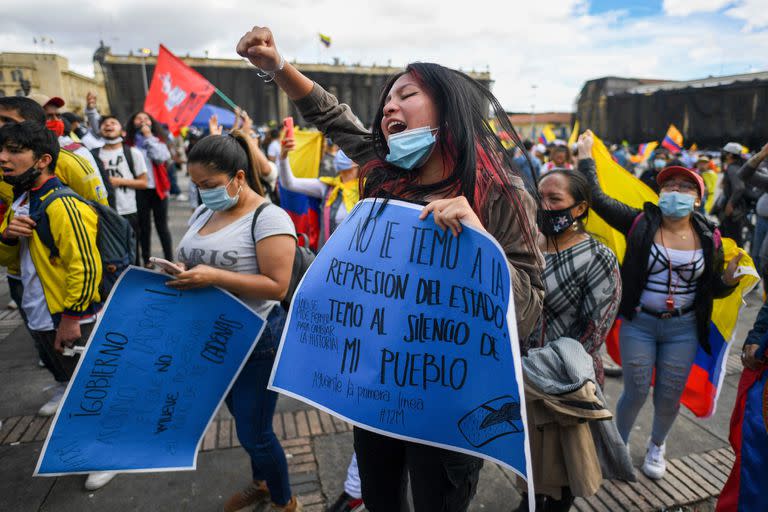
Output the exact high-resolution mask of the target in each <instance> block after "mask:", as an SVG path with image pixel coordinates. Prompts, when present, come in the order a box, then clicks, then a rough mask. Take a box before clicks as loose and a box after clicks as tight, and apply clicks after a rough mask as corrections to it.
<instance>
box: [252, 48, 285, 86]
mask: <svg viewBox="0 0 768 512" xmlns="http://www.w3.org/2000/svg"><path fill="white" fill-rule="evenodd" d="M284 67H285V58H284V57H283V56H282V55H280V63H279V64H278V65H277V68H276V69H273V70H271V71H266V70H264V69H261V68H256V69H258V71H257V72H256V75H257V76H258V77H259V78H261V79H262V80H264V82H265V83H269V82H271V81H272V80H274V79H275V73H277V72H278V71H282V70H283V68H284Z"/></svg>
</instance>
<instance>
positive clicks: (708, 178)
mask: <svg viewBox="0 0 768 512" xmlns="http://www.w3.org/2000/svg"><path fill="white" fill-rule="evenodd" d="M711 162H712V159H710V158H709V157H708V156H707V155H703V154H702V155H699V157H698V158H697V159H696V172H698V173H699V176H701V179H702V180H704V186H705V187H706V194H705V195H704V201H703V202H702V205H701V207H700V209H699V211H700V212H701V213H703V214H705V215H706V214H707V213H709V211H710V210H712V206H713V205H714V204H715V190H717V173H715V171H713V170H712V166H711V165H710V163H711Z"/></svg>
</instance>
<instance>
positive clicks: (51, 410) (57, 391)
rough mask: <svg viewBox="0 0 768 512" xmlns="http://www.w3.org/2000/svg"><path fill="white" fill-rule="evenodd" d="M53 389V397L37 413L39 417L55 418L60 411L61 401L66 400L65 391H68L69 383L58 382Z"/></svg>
mask: <svg viewBox="0 0 768 512" xmlns="http://www.w3.org/2000/svg"><path fill="white" fill-rule="evenodd" d="M53 387H54V391H53V396H51V399H50V400H48V401H47V402H46V403H45V404H43V406H42V407H41V408H40V410H39V411H37V415H38V416H53V415H54V414H56V411H58V410H59V404H60V403H61V399H62V398H64V391H66V390H67V383H66V382H57V383H56V384H54V386H53Z"/></svg>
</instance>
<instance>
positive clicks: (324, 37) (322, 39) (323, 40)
mask: <svg viewBox="0 0 768 512" xmlns="http://www.w3.org/2000/svg"><path fill="white" fill-rule="evenodd" d="M318 35H319V36H320V42H321V43H323V44H324V45H325V47H326V48H330V47H331V36H327V35H325V34H318Z"/></svg>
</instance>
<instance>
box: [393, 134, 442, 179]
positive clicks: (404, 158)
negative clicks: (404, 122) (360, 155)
mask: <svg viewBox="0 0 768 512" xmlns="http://www.w3.org/2000/svg"><path fill="white" fill-rule="evenodd" d="M433 131H435V132H436V131H437V130H436V129H435V130H433V129H432V128H430V127H429V126H424V127H422V128H414V129H413V130H405V131H404V132H400V133H396V134H394V135H390V137H389V140H388V141H387V144H388V145H389V154H388V155H387V158H386V160H387V162H389V163H391V164H393V165H396V166H398V167H400V168H401V169H407V170H411V169H413V168H415V167H418V166H420V165H421V164H423V163H424V162H426V161H427V158H429V155H430V154H431V153H432V148H433V147H434V145H435V142H436V139H435V134H434V133H432V132H433Z"/></svg>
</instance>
